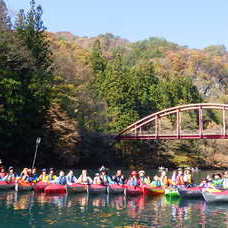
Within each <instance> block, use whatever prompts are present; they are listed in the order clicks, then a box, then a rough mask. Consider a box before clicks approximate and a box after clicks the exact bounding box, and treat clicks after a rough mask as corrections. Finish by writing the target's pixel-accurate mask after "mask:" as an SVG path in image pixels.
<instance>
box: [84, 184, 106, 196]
mask: <svg viewBox="0 0 228 228" xmlns="http://www.w3.org/2000/svg"><path fill="white" fill-rule="evenodd" d="M88 192H89V193H91V194H100V193H106V192H107V186H105V185H102V184H90V185H88Z"/></svg>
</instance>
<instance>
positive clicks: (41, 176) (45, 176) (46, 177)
mask: <svg viewBox="0 0 228 228" xmlns="http://www.w3.org/2000/svg"><path fill="white" fill-rule="evenodd" d="M38 180H39V181H41V182H48V175H43V174H41V175H40V176H39V178H38Z"/></svg>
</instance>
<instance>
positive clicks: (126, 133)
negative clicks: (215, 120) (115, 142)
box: [117, 103, 228, 140]
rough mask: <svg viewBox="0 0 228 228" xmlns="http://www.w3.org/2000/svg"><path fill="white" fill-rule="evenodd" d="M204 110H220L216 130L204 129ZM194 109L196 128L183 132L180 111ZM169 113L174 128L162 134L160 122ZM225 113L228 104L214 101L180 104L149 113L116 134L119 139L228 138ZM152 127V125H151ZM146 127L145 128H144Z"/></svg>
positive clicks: (227, 110)
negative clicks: (219, 125)
mask: <svg viewBox="0 0 228 228" xmlns="http://www.w3.org/2000/svg"><path fill="white" fill-rule="evenodd" d="M204 110H219V111H221V115H222V117H221V128H220V129H219V130H217V131H216V132H209V131H208V130H207V131H206V129H204V126H203V125H204V124H203V123H204V115H203V112H204ZM188 111H194V112H196V113H197V118H198V120H197V122H198V128H197V130H194V132H190V133H189V132H187V133H186V132H185V131H184V129H182V128H181V123H182V118H181V116H182V113H183V112H188ZM170 115H174V116H175V130H174V133H172V134H164V133H162V132H161V128H160V123H161V120H162V119H163V118H167V117H168V116H170ZM226 115H228V104H216V103H199V104H187V105H180V106H176V107H172V108H168V109H165V110H162V111H159V112H156V113H153V114H151V115H148V116H146V117H144V118H142V119H140V120H138V121H136V122H135V123H133V124H131V125H129V126H128V127H127V128H125V129H124V130H123V131H121V132H120V133H119V135H118V137H117V138H118V139H120V140H153V139H155V140H156V139H228V134H227V132H226V128H227V126H228V124H227V123H226V117H227V116H226ZM152 125H153V129H154V131H151V129H150V126H152ZM151 128H152V127H151ZM145 129H147V130H145Z"/></svg>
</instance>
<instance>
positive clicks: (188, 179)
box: [183, 168, 193, 188]
mask: <svg viewBox="0 0 228 228" xmlns="http://www.w3.org/2000/svg"><path fill="white" fill-rule="evenodd" d="M183 179H184V185H185V187H187V188H188V187H192V185H193V178H192V172H191V169H190V168H187V169H186V170H185V172H184V177H183Z"/></svg>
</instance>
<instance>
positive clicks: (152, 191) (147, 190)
mask: <svg viewBox="0 0 228 228" xmlns="http://www.w3.org/2000/svg"><path fill="white" fill-rule="evenodd" d="M143 188H144V194H146V195H151V196H157V195H161V194H164V193H165V190H164V189H163V188H161V187H151V186H149V185H145V186H144V187H143Z"/></svg>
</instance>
